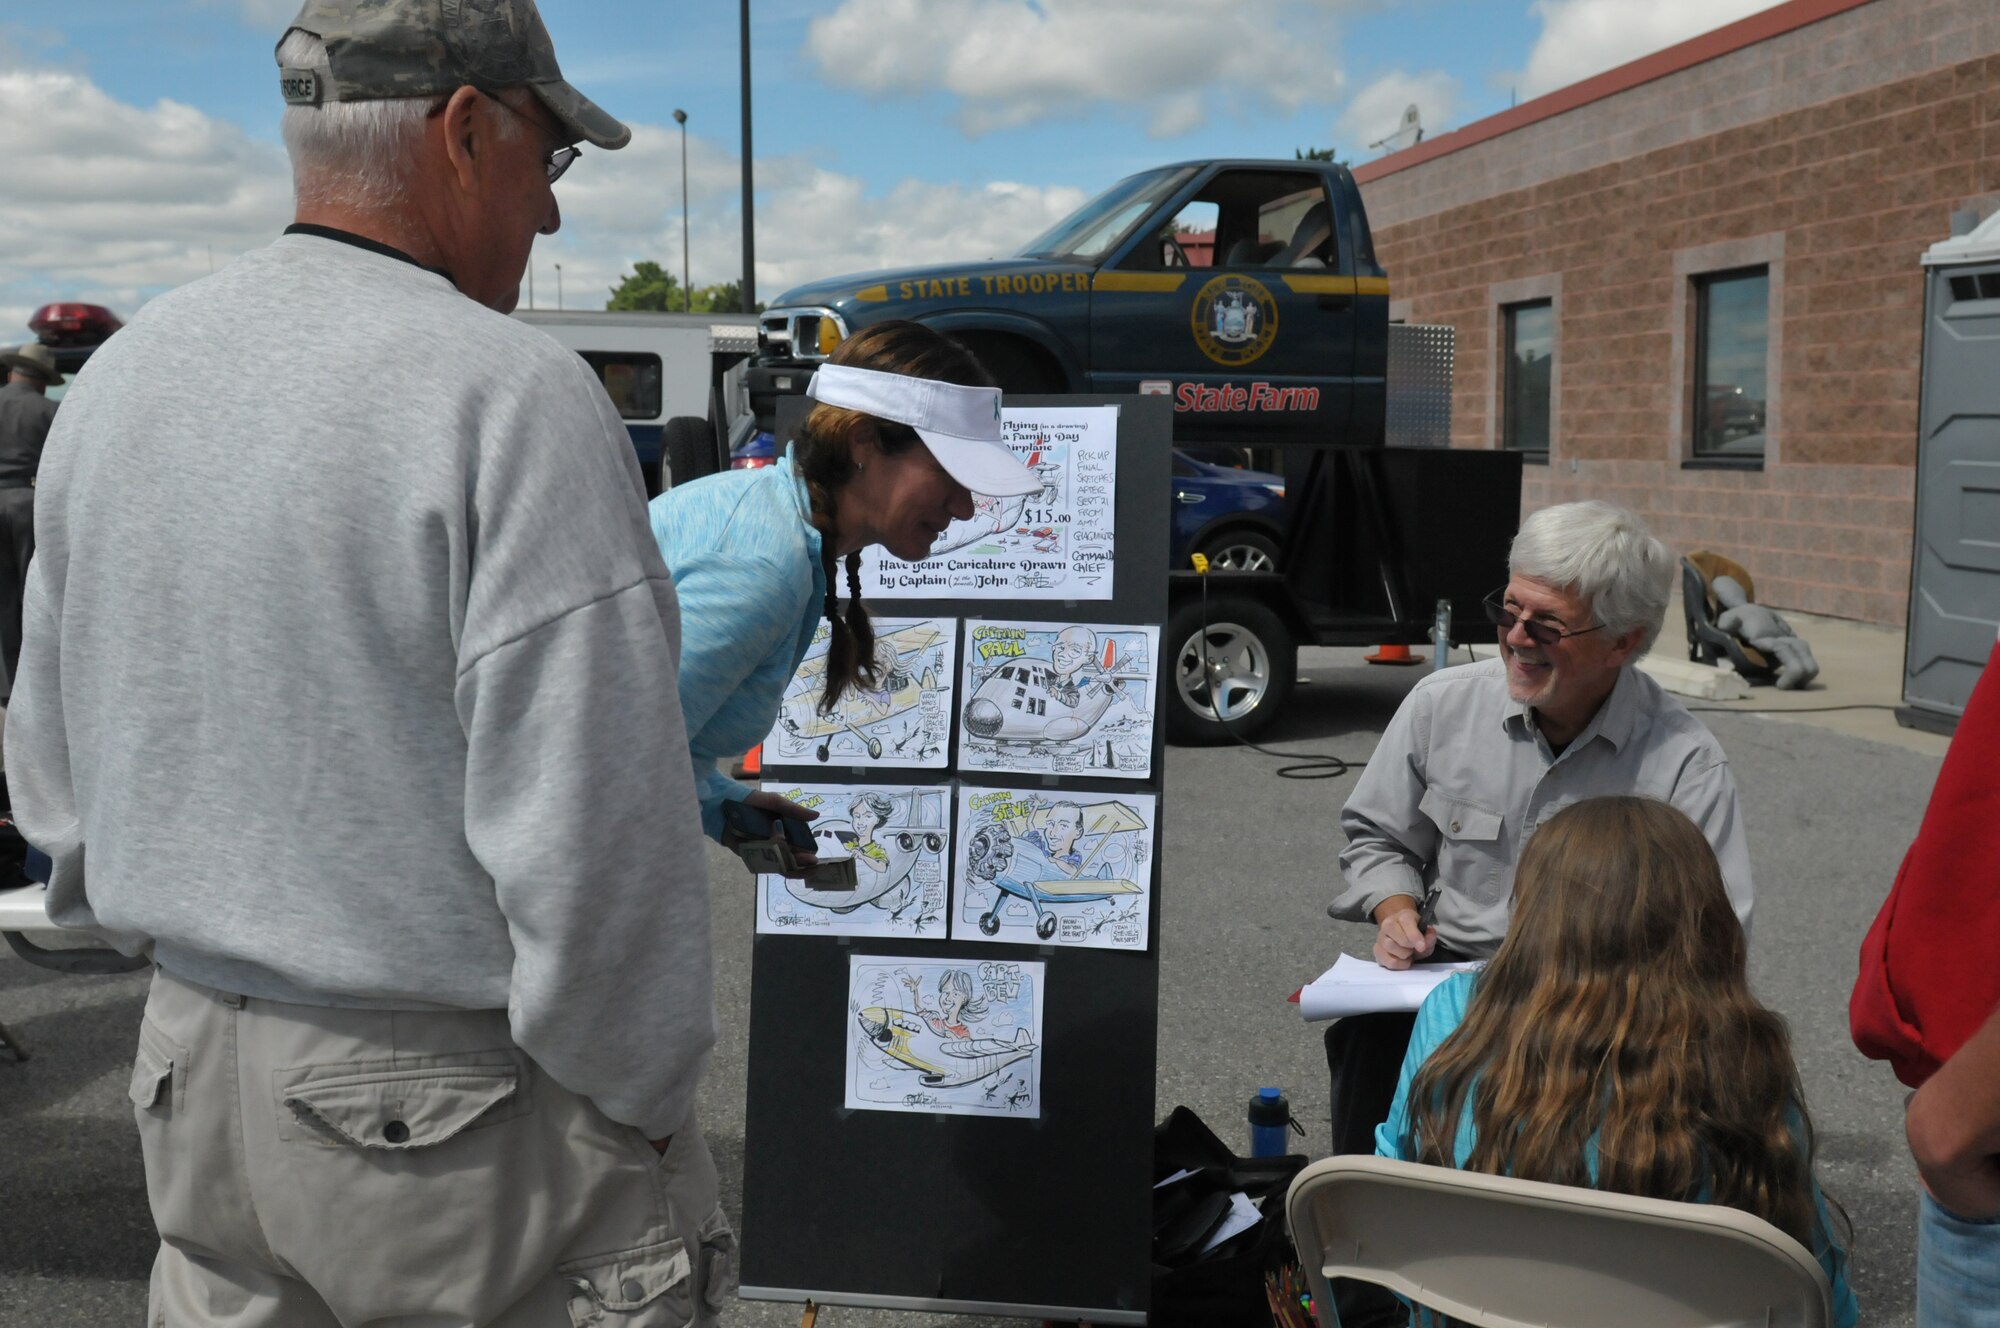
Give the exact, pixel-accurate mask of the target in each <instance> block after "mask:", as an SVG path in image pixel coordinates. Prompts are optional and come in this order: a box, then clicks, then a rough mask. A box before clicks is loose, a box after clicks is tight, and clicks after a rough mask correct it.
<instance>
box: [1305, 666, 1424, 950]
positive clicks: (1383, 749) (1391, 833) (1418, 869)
mask: <svg viewBox="0 0 2000 1328" xmlns="http://www.w3.org/2000/svg"><path fill="white" fill-rule="evenodd" d="M1429 702H1430V698H1429V697H1428V696H1427V695H1426V694H1425V689H1424V688H1422V687H1418V688H1417V689H1415V690H1414V691H1412V692H1411V693H1410V694H1409V695H1408V696H1406V697H1404V698H1403V704H1401V705H1400V706H1398V707H1396V717H1395V718H1394V719H1392V720H1390V721H1389V727H1388V728H1387V729H1385V730H1384V731H1383V733H1382V741H1381V742H1379V743H1377V744H1376V745H1375V752H1374V754H1373V755H1372V756H1370V757H1369V758H1368V765H1367V767H1366V768H1365V769H1363V770H1362V772H1361V778H1360V779H1359V780H1357V781H1356V782H1355V785H1354V793H1353V795H1352V796H1351V797H1349V798H1348V800H1347V805H1346V806H1345V807H1343V808H1341V811H1340V829H1341V832H1342V833H1343V834H1344V835H1345V836H1346V837H1347V844H1346V846H1345V847H1344V848H1342V849H1341V851H1340V870H1341V874H1342V875H1343V876H1345V877H1346V878H1347V888H1346V889H1345V890H1343V891H1342V892H1341V893H1340V894H1339V895H1338V896H1337V897H1336V898H1335V899H1334V901H1333V903H1332V904H1330V905H1328V906H1327V910H1326V911H1327V912H1328V913H1330V914H1332V915H1333V916H1334V917H1336V918H1341V919H1343V920H1345V921H1349V922H1372V921H1373V920H1374V914H1375V909H1376V907H1377V906H1378V905H1379V904H1381V902H1382V901H1383V900H1385V899H1387V898H1389V897H1390V896H1391V895H1409V896H1410V897H1411V898H1413V899H1419V900H1421V899H1422V898H1423V897H1424V866H1425V864H1426V863H1428V862H1429V861H1431V859H1432V858H1434V857H1435V856H1436V855H1437V843H1438V834H1437V827H1436V826H1435V825H1433V824H1432V823H1431V819H1430V818H1429V817H1428V816H1425V815H1424V814H1423V812H1422V811H1420V810H1418V804H1419V803H1421V802H1422V801H1423V797H1424V749H1425V747H1426V746H1427V745H1428V740H1429V729H1430V725H1429V722H1428V721H1429V718H1430V716H1429V710H1428V707H1429Z"/></svg>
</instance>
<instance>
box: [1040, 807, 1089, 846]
mask: <svg viewBox="0 0 2000 1328" xmlns="http://www.w3.org/2000/svg"><path fill="white" fill-rule="evenodd" d="M1082 837H1083V810H1082V809H1081V808H1079V807H1078V806H1077V805H1076V804H1075V803H1073V802H1059V803H1057V804H1056V805H1055V806H1053V807H1051V808H1049V821H1048V844H1049V853H1050V854H1051V855H1053V856H1055V857H1058V858H1061V857H1066V856H1068V855H1069V854H1070V853H1072V852H1074V851H1075V850H1076V841H1077V840H1078V839H1080V838H1082Z"/></svg>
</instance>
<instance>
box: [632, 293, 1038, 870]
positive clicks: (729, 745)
mask: <svg viewBox="0 0 2000 1328" xmlns="http://www.w3.org/2000/svg"><path fill="white" fill-rule="evenodd" d="M806 395H807V396H809V397H811V398H812V399H813V400H814V402H815V403H816V404H815V405H814V406H813V408H812V411H811V413H809V414H808V415H807V416H806V418H805V423H804V424H803V425H801V426H800V429H799V436H798V437H797V438H795V439H793V440H792V441H791V443H790V444H789V445H788V446H787V448H786V450H785V455H784V456H783V457H782V458H781V459H780V460H779V461H778V463H777V464H776V465H774V466H768V467H763V468H760V469H756V470H731V471H726V472H724V473H722V474H719V475H710V476H707V477H706V478H703V479H699V480H695V481H693V482H692V483H689V484H677V485H675V486H674V487H673V488H671V489H669V490H668V491H667V492H665V493H663V494H661V495H660V496H659V497H658V498H655V499H654V500H653V503H652V508H651V513H650V515H651V518H652V526H653V538H654V539H655V540H656V541H657V542H658V543H659V546H660V554H661V556H662V557H664V558H665V559H666V563H667V570H668V571H669V572H670V573H671V574H672V575H673V579H674V590H675V592H676V593H677V594H678V596H679V598H680V607H681V658H680V706H681V714H682V716H683V718H684V719H685V720H686V722H687V735H688V750H689V752H690V754H691V755H692V756H693V757H694V774H695V793H696V796H697V797H698V798H699V799H700V801H701V821H702V828H703V829H704V830H706V831H707V833H708V835H709V837H710V838H713V839H716V840H725V836H724V834H723V826H722V804H723V803H724V802H728V801H732V800H742V801H746V802H749V803H751V804H752V805H753V806H756V807H759V808H761V809H763V810H765V811H767V812H773V813H777V814H779V815H784V816H793V817H797V818H799V819H802V820H811V819H812V818H813V817H814V815H815V813H813V812H811V811H808V810H807V809H806V808H804V807H801V806H798V805H797V804H795V803H792V802H789V801H787V800H786V799H784V798H781V797H779V796H778V795H777V794H775V793H771V792H767V791H752V790H751V789H749V788H746V787H745V786H744V785H742V784H739V783H737V782H736V781H735V780H732V779H730V778H729V777H728V776H727V775H725V774H724V773H722V771H721V770H720V769H719V768H718V767H717V765H716V762H717V760H718V759H722V758H729V757H734V756H736V755H738V754H739V753H742V752H745V751H748V750H749V749H750V748H751V747H753V746H755V745H756V744H757V743H759V742H762V741H763V740H764V735H765V734H766V733H768V732H770V729H771V725H772V724H774V723H776V722H777V718H778V710H779V707H780V705H781V704H782V702H783V699H784V694H785V686H786V684H787V683H789V682H790V681H791V679H792V674H793V673H794V672H795V671H796V670H797V668H798V666H799V661H800V660H802V659H803V658H805V653H806V648H807V647H808V646H810V645H811V644H812V639H813V634H814V632H815V631H817V630H818V627H819V623H820V620H821V618H822V617H824V618H825V619H826V621H827V622H828V624H830V630H831V638H830V640H829V641H828V649H827V653H826V684H825V688H824V690H823V692H822V694H821V697H820V702H819V708H820V710H821V712H822V713H831V712H832V710H833V708H834V706H835V704H836V703H837V702H838V701H839V700H840V697H841V696H842V695H843V694H844V693H845V692H847V691H848V690H849V689H850V688H855V687H870V688H872V687H876V686H878V685H879V683H880V682H881V670H882V667H883V661H882V660H880V659H878V658H877V656H876V651H875V635H874V630H873V628H872V627H871V626H870V625H869V620H868V611H867V609H865V608H863V607H862V604H861V551H862V550H863V549H865V548H867V547H869V546H870V545H880V546H881V547H883V548H884V549H887V550H888V551H889V552H890V553H891V554H892V555H894V556H895V557H897V558H901V559H903V560H904V561H906V562H915V561H918V560H919V559H922V558H923V557H925V556H926V555H927V554H928V553H929V552H930V548H931V544H932V542H933V541H934V540H935V539H936V538H937V536H938V534H939V533H940V532H941V531H943V530H944V529H945V527H946V526H948V525H950V524H951V522H952V521H953V520H954V519H962V518H965V517H969V516H971V515H972V495H973V494H974V493H982V494H990V495H998V496H1015V495H1020V494H1026V493H1032V492H1038V491H1039V490H1040V489H1041V480H1040V479H1039V478H1037V477H1036V475H1035V472H1034V471H1032V470H1030V469H1029V468H1028V467H1027V466H1026V465H1024V464H1023V463H1022V462H1021V461H1020V460H1019V458H1017V457H1016V456H1015V455H1014V453H1013V451H1012V450H1011V449H1009V448H1008V447H1007V445H1006V444H1005V443H1004V442H1002V441H1001V437H1000V389H998V388H996V387H994V386H993V383H992V379H991V378H990V377H989V376H988V375H987V373H986V370H985V369H984V368H982V367H981V366H980V364H979V361H978V360H976V359H974V358H973V357H972V355H971V353H970V352H968V351H967V350H966V349H965V348H964V347H963V346H961V345H959V344H958V343H957V342H956V341H953V340H951V339H950V338H949V337H946V336H944V335H942V334H941V333H937V332H933V331H932V330H931V329H929V328H927V327H924V326H922V325H921V324H918V323H912V322H906V321H901V320H892V321H889V322H883V323H877V324H875V325H873V326H871V327H868V328H865V329H863V330H862V331H859V332H857V333H855V334H854V335H853V336H851V337H849V338H847V339H846V340H845V341H843V342H841V343H840V345H839V346H838V347H837V348H835V350H834V352H833V354H832V355H831V356H829V357H828V358H827V360H826V363H825V364H823V365H822V366H820V368H819V369H818V370H817V371H815V373H814V374H813V377H812V379H811V381H810V382H809V383H808V384H807V385H806ZM843 564H844V566H845V570H846V573H847V596H846V602H845V603H844V604H843V603H842V598H841V594H840V580H839V575H838V573H839V571H840V570H841V569H842V566H843ZM725 842H726V840H725Z"/></svg>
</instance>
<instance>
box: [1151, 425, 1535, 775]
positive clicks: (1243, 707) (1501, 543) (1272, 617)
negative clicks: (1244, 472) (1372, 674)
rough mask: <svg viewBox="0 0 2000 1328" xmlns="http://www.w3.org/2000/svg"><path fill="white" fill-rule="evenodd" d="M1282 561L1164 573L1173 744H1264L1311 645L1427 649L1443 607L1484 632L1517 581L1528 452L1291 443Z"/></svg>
mask: <svg viewBox="0 0 2000 1328" xmlns="http://www.w3.org/2000/svg"><path fill="white" fill-rule="evenodd" d="M1285 453H1286V472H1287V477H1286V485H1285V488H1286V495H1287V499H1286V505H1287V508H1288V509H1289V512H1290V521H1289V526H1288V529H1287V530H1286V534H1285V539H1284V542H1283V548H1282V549H1281V551H1280V554H1279V560H1278V566H1279V567H1280V568H1281V569H1283V570H1282V571H1279V572H1209V573H1207V574H1206V575H1204V574H1202V573H1199V572H1196V571H1194V570H1193V569H1191V568H1189V569H1182V568H1176V569H1173V570H1171V571H1170V572H1169V574H1168V581H1169V585H1168V613H1169V617H1168V619H1167V636H1166V641H1165V642H1164V643H1163V646H1162V649H1163V651H1164V652H1167V653H1168V657H1169V658H1170V659H1171V660H1172V666H1173V674H1174V682H1175V691H1176V697H1175V700H1177V701H1178V704H1174V705H1169V707H1168V709H1167V716H1168V718H1167V733H1168V737H1169V738H1170V739H1171V740H1172V741H1174V742H1177V743H1206V742H1223V741H1228V740H1229V739H1231V738H1232V737H1235V738H1243V739H1252V738H1255V737H1256V736H1257V735H1258V734H1259V733H1261V732H1263V731H1264V729H1265V728H1267V727H1268V726H1269V725H1270V724H1271V723H1272V722H1273V721H1274V720H1276V719H1277V718H1278V716H1279V715H1280V714H1282V713H1283V710H1284V706H1285V701H1286V698H1287V697H1289V696H1290V695H1291V690H1292V684H1293V683H1294V681H1296V679H1297V676H1298V651H1299V647H1300V646H1367V645H1418V644H1421V643H1423V642H1426V641H1429V640H1430V639H1431V635H1432V629H1433V626H1434V625H1435V624H1436V621H1437V619H1438V616H1439V611H1440V606H1441V605H1443V606H1444V610H1443V611H1444V614H1445V616H1446V618H1447V620H1448V622H1449V639H1450V640H1452V641H1458V642H1463V641H1473V640H1485V639H1487V638H1488V637H1490V636H1491V635H1492V631H1493V628H1492V626H1491V624H1489V623H1488V622H1487V620H1486V616H1485V611H1484V610H1483V609H1482V608H1481V606H1480V601H1481V600H1482V599H1483V598H1484V597H1485V596H1486V595H1487V594H1488V593H1489V592H1490V591H1492V590H1494V589H1495V588H1497V587H1499V586H1500V585H1502V584H1503V583H1504V582H1505V581H1506V579H1507V547H1508V545H1509V543H1510V542H1511V541H1512V540H1513V538H1514V530H1515V527H1516V525H1517V524H1518V521H1519V516H1520V510H1521V455H1520V453H1518V452H1506V451H1494V450H1487V449H1479V450H1472V449H1463V448H1403V447H1381V446H1376V447H1353V446H1345V447H1328V446H1325V445H1317V446H1314V445H1305V444H1295V445H1291V446H1288V447H1286V448H1285Z"/></svg>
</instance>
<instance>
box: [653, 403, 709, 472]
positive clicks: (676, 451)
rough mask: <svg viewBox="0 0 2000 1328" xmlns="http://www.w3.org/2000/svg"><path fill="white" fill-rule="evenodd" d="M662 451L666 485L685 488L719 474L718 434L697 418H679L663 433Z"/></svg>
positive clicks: (676, 417)
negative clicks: (708, 476) (685, 485)
mask: <svg viewBox="0 0 2000 1328" xmlns="http://www.w3.org/2000/svg"><path fill="white" fill-rule="evenodd" d="M660 451H661V453H662V455H663V457H664V459H665V460H666V463H667V484H668V486H669V487H671V486H673V485H676V484H686V483H687V482H688V481H689V480H698V479H700V478H701V477H702V476H704V475H713V474H714V473H715V472H716V470H717V462H716V456H715V431H714V430H713V429H711V428H709V427H708V421H707V420H704V419H702V418H701V417H700V416H698V415H676V416H674V417H673V418H672V419H670V420H668V421H667V427H666V428H665V429H663V430H662V431H661V433H660Z"/></svg>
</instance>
